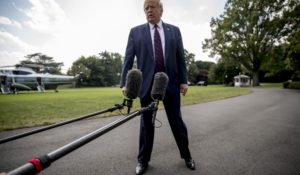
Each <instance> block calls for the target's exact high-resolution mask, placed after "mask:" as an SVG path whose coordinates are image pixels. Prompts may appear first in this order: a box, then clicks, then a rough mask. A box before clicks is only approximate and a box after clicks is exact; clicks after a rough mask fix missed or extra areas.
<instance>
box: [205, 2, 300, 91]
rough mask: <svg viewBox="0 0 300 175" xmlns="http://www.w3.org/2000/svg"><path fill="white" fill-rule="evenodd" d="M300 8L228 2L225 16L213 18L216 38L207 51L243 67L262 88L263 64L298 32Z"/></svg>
mask: <svg viewBox="0 0 300 175" xmlns="http://www.w3.org/2000/svg"><path fill="white" fill-rule="evenodd" d="M298 6H299V0H269V1H261V0H228V1H227V3H226V5H225V12H224V14H222V15H221V16H220V17H219V18H216V19H214V18H212V20H211V23H210V26H211V32H212V38H210V39H205V41H204V42H203V49H204V50H205V51H208V49H210V53H211V56H215V55H219V56H221V58H222V59H224V61H227V60H234V61H235V62H237V63H240V64H241V65H243V67H245V68H246V69H247V70H248V71H249V72H251V74H252V77H253V85H255V86H256V85H259V72H260V70H261V65H262V63H263V62H264V61H266V60H267V59H269V58H270V56H271V51H272V50H273V49H274V47H276V46H278V45H281V44H282V43H285V42H286V39H287V38H288V37H289V36H290V35H291V34H292V33H293V32H294V31H295V30H296V29H297V21H298V20H297V18H299V16H298V17H297V15H294V13H293V12H294V11H295V10H297V9H298ZM291 14H292V15H291ZM287 17H288V18H287Z"/></svg>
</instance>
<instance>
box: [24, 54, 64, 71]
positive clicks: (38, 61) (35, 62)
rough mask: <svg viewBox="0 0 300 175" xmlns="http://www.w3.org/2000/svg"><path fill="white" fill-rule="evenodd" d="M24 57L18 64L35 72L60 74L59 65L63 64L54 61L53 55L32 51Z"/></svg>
mask: <svg viewBox="0 0 300 175" xmlns="http://www.w3.org/2000/svg"><path fill="white" fill-rule="evenodd" d="M25 58H27V59H26V60H23V61H21V62H20V65H19V66H26V67H30V68H32V69H33V70H35V71H37V72H43V73H46V72H47V73H51V74H62V73H61V66H63V65H64V64H63V63H62V62H55V61H54V59H53V57H50V56H47V55H45V54H42V53H34V54H29V55H26V56H25Z"/></svg>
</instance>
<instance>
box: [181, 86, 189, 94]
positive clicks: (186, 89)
mask: <svg viewBox="0 0 300 175" xmlns="http://www.w3.org/2000/svg"><path fill="white" fill-rule="evenodd" d="M188 88H189V86H188V85H187V84H180V93H182V95H183V96H185V94H186V93H187V91H188Z"/></svg>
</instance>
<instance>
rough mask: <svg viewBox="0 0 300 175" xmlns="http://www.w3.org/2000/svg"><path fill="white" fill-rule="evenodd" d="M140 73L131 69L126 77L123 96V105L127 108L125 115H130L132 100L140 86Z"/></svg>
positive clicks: (141, 79)
mask: <svg viewBox="0 0 300 175" xmlns="http://www.w3.org/2000/svg"><path fill="white" fill-rule="evenodd" d="M142 81H143V78H142V72H141V71H140V70H138V69H131V70H130V71H128V73H127V76H126V84H125V87H126V89H125V92H124V95H125V97H127V99H124V102H123V105H124V106H127V107H128V110H127V113H128V114H129V113H130V108H131V107H132V99H136V97H137V96H138V94H139V92H140V89H141V85H142Z"/></svg>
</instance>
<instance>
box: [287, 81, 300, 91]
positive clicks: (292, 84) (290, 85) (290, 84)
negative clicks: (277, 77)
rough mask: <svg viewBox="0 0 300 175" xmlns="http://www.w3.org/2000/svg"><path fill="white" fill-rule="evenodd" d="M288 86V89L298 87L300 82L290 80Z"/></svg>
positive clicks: (299, 87)
mask: <svg viewBox="0 0 300 175" xmlns="http://www.w3.org/2000/svg"><path fill="white" fill-rule="evenodd" d="M288 88H289V89H300V82H299V81H297V82H291V83H289V85H288Z"/></svg>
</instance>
